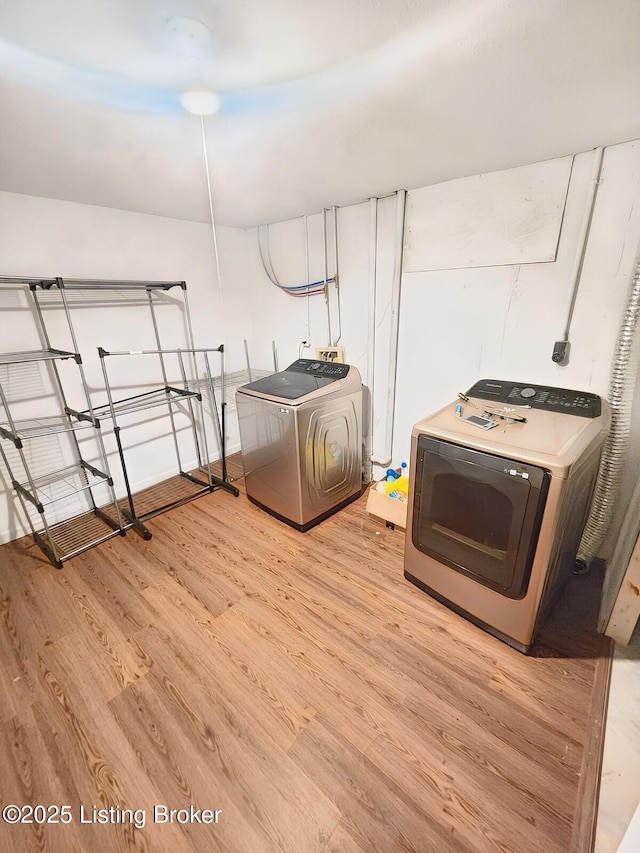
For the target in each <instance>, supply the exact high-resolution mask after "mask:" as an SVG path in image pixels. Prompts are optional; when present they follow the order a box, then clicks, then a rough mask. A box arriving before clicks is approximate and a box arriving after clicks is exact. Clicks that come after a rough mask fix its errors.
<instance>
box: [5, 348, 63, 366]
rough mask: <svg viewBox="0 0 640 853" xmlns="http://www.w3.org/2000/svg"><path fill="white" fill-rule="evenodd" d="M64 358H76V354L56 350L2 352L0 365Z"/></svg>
mask: <svg viewBox="0 0 640 853" xmlns="http://www.w3.org/2000/svg"><path fill="white" fill-rule="evenodd" d="M63 358H76V354H75V352H66V351H65V350H54V349H42V350H41V349H37V350H25V351H24V352H2V353H0V364H23V363H24V362H27V361H56V360H59V359H63Z"/></svg>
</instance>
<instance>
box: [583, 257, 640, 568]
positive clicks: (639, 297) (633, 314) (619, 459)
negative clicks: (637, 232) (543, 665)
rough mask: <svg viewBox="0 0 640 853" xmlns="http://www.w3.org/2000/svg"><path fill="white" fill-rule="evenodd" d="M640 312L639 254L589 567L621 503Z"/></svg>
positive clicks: (616, 367) (614, 382)
mask: <svg viewBox="0 0 640 853" xmlns="http://www.w3.org/2000/svg"><path fill="white" fill-rule="evenodd" d="M639 316H640V255H639V256H638V257H637V258H636V265H635V271H634V275H633V279H632V281H631V286H630V288H629V294H628V296H627V302H626V305H625V308H624V313H623V315H622V322H621V324H620V331H619V332H618V340H617V342H616V348H615V353H614V359H613V366H612V368H611V379H610V385H609V405H610V407H611V426H610V430H609V435H608V437H607V439H606V441H605V444H604V447H603V450H602V458H601V460H600V469H599V471H598V477H597V480H596V485H595V489H594V493H593V500H592V502H591V508H590V510H589V516H588V518H587V523H586V525H585V528H584V532H583V534H582V540H581V542H580V547H579V548H578V558H577V561H578V563H579V564H580V563H581V564H583V566H585V567H588V566H589V565H590V564H591V562H592V561H593V560H594V559H595V558H596V557H597V556H598V552H599V549H600V547H601V546H602V543H603V542H604V539H605V537H606V535H607V532H608V530H609V526H610V524H611V521H612V519H613V516H614V512H615V510H616V508H617V505H618V498H619V491H620V483H621V481H622V475H623V472H624V466H625V462H626V455H627V447H628V444H629V434H630V431H631V412H632V409H633V395H634V391H635V386H636V378H637V375H638V357H639V355H640V353H639V352H638V346H639V339H640V334H639V330H638V318H639Z"/></svg>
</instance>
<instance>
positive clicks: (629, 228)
mask: <svg viewBox="0 0 640 853" xmlns="http://www.w3.org/2000/svg"><path fill="white" fill-rule="evenodd" d="M593 159H594V152H586V153H580V154H577V155H576V156H575V158H574V161H573V167H572V170H571V177H570V181H569V184H568V190H567V186H566V177H563V174H565V172H564V170H560V173H559V178H558V180H560V181H564V184H563V186H562V188H561V189H562V192H563V194H565V195H566V202H565V207H564V215H563V217H562V221H561V227H560V232H559V241H558V245H557V253H556V258H555V261H547V260H546V259H545V261H544V262H541V263H527V264H519V265H515V264H513V263H508V261H509V260H510V259H511V258H512V257H513V255H514V249H516V250H517V248H518V246H517V245H505V248H504V254H505V258H506V261H507V262H506V263H500V264H497V265H495V266H486V267H475V268H472V267H469V268H461V269H447V270H438V271H425V272H411V273H409V272H404V274H403V277H402V293H401V307H400V336H399V348H398V370H397V396H396V402H395V429H394V441H393V458H394V463H395V464H398V463H399V462H400V461H402V460H407V459H408V456H409V446H410V432H411V427H412V425H413V424H414V423H415V422H416V421H418V420H420V419H421V418H423V417H425V416H426V415H427V414H429V413H430V412H432V411H435V410H436V409H437V408H439V407H441V406H443V405H445V404H446V403H447V402H449V401H451V400H453V399H454V398H455V396H456V393H457V392H458V391H461V390H465V389H467V388H468V387H469V386H470V385H472V384H473V383H474V382H475V381H476V380H477V379H479V378H483V377H485V378H491V377H493V378H499V379H513V380H518V381H528V382H533V383H539V384H545V383H547V384H551V385H556V386H562V387H568V388H576V389H582V390H590V391H594V392H596V393H598V394H601V395H604V396H606V395H607V391H608V382H609V372H610V367H611V358H612V354H613V349H614V345H615V339H616V335H617V331H618V325H619V322H620V316H621V311H622V306H623V304H624V300H625V297H626V294H627V290H628V286H629V281H630V274H631V271H632V268H633V264H634V259H635V254H636V251H637V247H638V238H639V236H640V144H639V143H638V142H630V143H624V144H621V145H616V146H612V147H610V148H607V149H606V151H605V154H604V161H603V168H602V175H601V182H600V185H599V188H598V193H597V199H596V206H595V210H594V216H593V220H592V224H591V231H590V238H589V243H588V247H587V252H586V256H585V262H584V266H583V270H582V277H581V283H580V289H579V293H578V298H577V301H576V305H575V311H574V317H573V323H572V328H571V335H570V339H571V353H570V361H569V364H568V365H567V366H565V367H560V366H558V365H556V364H554V363H553V362H552V361H551V353H552V349H553V344H554V341H556V340H560V339H562V337H563V331H564V327H565V321H566V316H567V311H568V307H569V301H570V296H571V293H570V280H571V273H572V269H573V265H574V262H575V258H576V254H577V252H578V250H579V246H578V242H579V233H580V227H581V224H582V221H583V217H584V212H585V208H586V205H587V195H588V190H589V185H590V181H591V173H592V166H593ZM513 171H514V172H517V170H513ZM508 177H509V172H504V173H503V178H504V180H502V181H501V182H500V183H502V184H503V185H504V186H507V187H508V185H509V181H508ZM467 183H468V187H469V192H468V195H467V197H466V198H465V192H464V184H465V180H464V179H463V180H461V181H460V180H458V181H455V182H451V193H450V194H449V195H450V198H448V194H447V188H448V186H449V185H448V184H442V185H440V186H439V188H438V198H439V203H440V204H441V205H442V206H443V211H442V214H443V218H446V219H447V221H455V213H456V210H455V209H453V208H454V206H456V205H457V206H458V209H459V215H460V218H461V220H464V221H465V222H466V223H467V225H468V221H469V211H468V209H467V207H468V204H472V202H473V196H474V193H475V192H476V187H477V180H476V179H475V178H472V179H469V180H468V182H467ZM454 185H455V186H454ZM422 195H423V194H422V191H416V192H415V193H409V203H408V206H407V209H408V220H407V230H408V232H409V233H414V234H415V233H423V237H424V223H425V222H427V221H433V211H432V210H428V209H426V208H424V207H423V208H421V197H422ZM551 196H552V197H553V199H554V205H555V204H556V200H557V193H551ZM484 211H485V213H484V215H485V216H486V215H487V208H486V206H485V208H484ZM493 215H494V216H495V217H496V220H497V221H499V220H500V219H501V218H503V217H504V216H505V207H504V206H502V205H501V203H500V199H495V204H494V206H493ZM421 220H424V222H423V221H421ZM540 223H541V227H542V226H544V227H546V225H547V224H548V223H547V222H546V220H545V219H544V217H540ZM394 224H395V197H393V196H392V197H390V198H387V199H382V200H381V201H380V203H379V218H378V253H377V268H378V275H377V310H376V327H377V331H378V335H377V338H376V347H375V352H376V360H375V400H374V404H375V414H374V438H373V449H374V453H375V454H376V455H378V456H380V455H382V453H383V449H384V443H385V436H384V430H385V422H386V411H387V396H386V395H387V388H388V359H389V347H388V342H389V316H390V303H389V297H390V289H391V274H392V268H393V257H394V251H395V247H394V244H393V230H394ZM369 227H370V216H369V205H368V204H361V205H355V206H352V207H348V208H341V209H340V210H339V224H338V240H339V247H340V267H339V268H340V284H341V290H340V292H341V305H342V321H343V322H342V328H343V336H342V340H341V343H342V344H344V346H345V348H346V360H347V361H348V362H350V363H352V364H355V365H356V366H357V367H358V368H359V369H360V371H361V373H362V376H363V380H364V381H365V384H370V368H371V365H370V364H368V359H367V306H368V301H369V290H368V288H369V274H368V271H369V250H370V233H369ZM482 227H483V228H485V227H486V222H484V221H483V223H482ZM531 227H535V226H534V225H532V226H531ZM502 231H503V232H505V229H502ZM269 232H270V249H271V256H272V259H273V263H274V267H275V268H276V271H279V272H280V274H281V277H282V280H283V281H284V282H285V283H287V284H294V283H302V281H303V280H304V275H303V270H304V265H303V264H304V242H303V234H304V232H303V230H302V228H301V220H295V221H291V222H284V223H278V224H277V225H274V226H271V227H270V229H269ZM254 233H255V232H254ZM506 233H508V229H507V230H506ZM314 235H315V236H314V239H313V240H312V243H311V257H312V262H313V263H312V266H313V269H314V270H315V275H317V274H318V269H319V267H318V263H319V262H320V260H319V259H321V256H322V245H321V240H320V236H319V229H318V228H315V230H314ZM329 236H330V238H331V235H329ZM513 239H514V240H515V239H517V238H516V237H514V238H513ZM253 245H254V249H255V247H256V246H257V241H256V240H255V238H254V243H253ZM330 256H331V252H330ZM252 263H253V262H252ZM313 264H315V266H314V265H313ZM257 266H258V264H257V263H256V264H254V269H253V270H252V272H251V274H250V275H248V276H247V284H248V291H247V293H248V299H247V303H246V306H247V310H248V311H250V312H251V313H252V316H253V317H254V318H255V328H256V335H257V337H255V338H254V339H253V345H254V347H255V348H256V349H257V350H262V351H265V352H266V346H267V338H269V339H270V338H271V337H276V339H277V340H278V346H279V350H280V351H281V352H282V354H283V355H285V356H286V358H284V359H283V360H282V361H288V360H291V359H293V358H295V357H296V356H297V352H298V350H297V345H298V342H299V341H300V340H302V339H303V338H305V337H306V308H305V302H304V300H293V299H291V298H290V297H287V296H285V295H282V294H279V293H275V292H274V293H273V296H272V297H271V298H270V299H269V301H268V303H267V305H265V303H264V298H265V297H264V293H265V289H266V290H269V288H271V290H272V291H273V290H274V288H273V287H272V286H271V285H270V284H268V282H267V281H266V279H265V278H264V276H260V275H259V274H256V273H255V268H256V267H257ZM332 271H333V270H332V268H330V273H331V272H332ZM258 273H259V268H258ZM299 303H302V304H299ZM310 304H311V338H312V342H313V344H314V345H316V346H317V345H323V344H326V343H327V325H326V313H325V305H324V299H323V298H322V297H318V296H315V297H312V298H311V300H310ZM258 316H260V317H261V318H262V320H263V324H262V327H261V325H260V323H259V321H258ZM639 427H640V424H637V425H636V442H637V445H636V447H637V446H638V445H640V440H639V436H640V428H639ZM634 452H635V453H636V456H635V457H634V458H637V452H638V451H637V449H636V450H635V451H634ZM634 470H635V468H634ZM628 476H629V480H632V479H633V475H632V474H631V473H630V474H629V475H628ZM629 488H630V484H629V482H625V484H624V492H625V494H626V493H628V491H629Z"/></svg>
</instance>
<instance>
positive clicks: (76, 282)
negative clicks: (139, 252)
mask: <svg viewBox="0 0 640 853" xmlns="http://www.w3.org/2000/svg"><path fill="white" fill-rule="evenodd" d="M29 284H32V285H33V286H34V287H40V288H42V289H43V290H49V289H50V288H52V287H57V288H58V289H64V290H100V291H107V290H171V288H172V287H179V288H181V289H184V288H185V287H186V285H185V283H184V281H138V280H135V279H130V280H127V279H121V280H115V279H114V280H108V281H107V280H102V279H91V278H45V279H30V280H29Z"/></svg>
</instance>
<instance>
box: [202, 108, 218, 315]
mask: <svg viewBox="0 0 640 853" xmlns="http://www.w3.org/2000/svg"><path fill="white" fill-rule="evenodd" d="M200 130H201V132H202V151H203V153H204V169H205V173H206V175H207V195H208V196H209V215H210V217H211V236H212V237H213V254H214V257H215V261H216V275H217V277H218V293H219V295H220V313H221V314H223V313H224V297H223V295H222V279H221V277H220V257H219V255H218V239H217V237H216V222H215V218H214V215H213V198H212V197H211V176H210V174H209V158H208V156H207V138H206V136H205V132H204V116H203V115H201V116H200Z"/></svg>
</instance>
